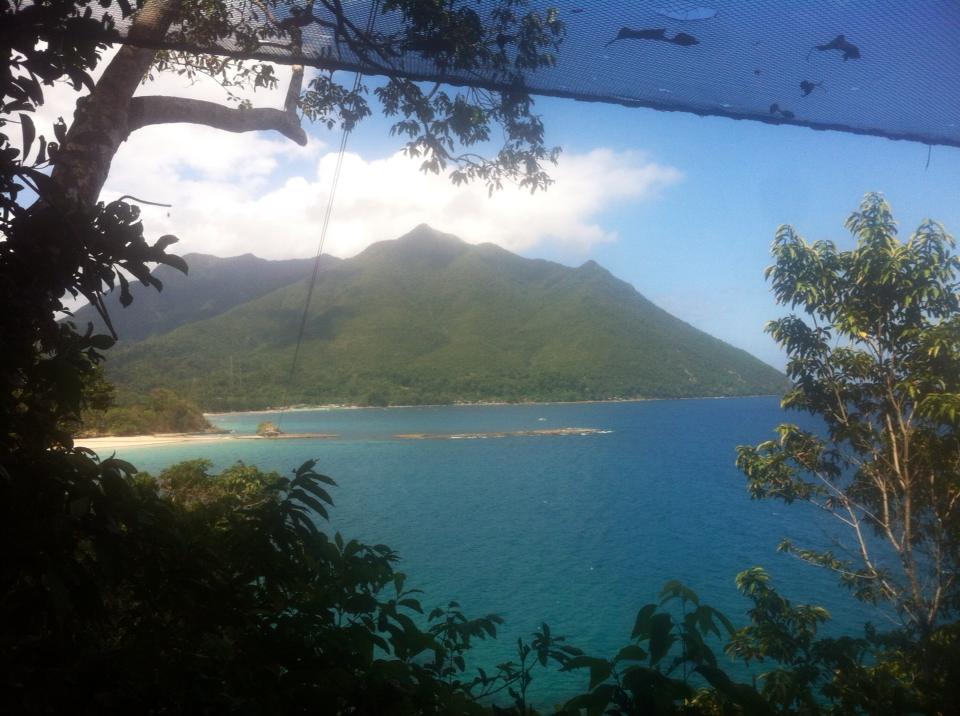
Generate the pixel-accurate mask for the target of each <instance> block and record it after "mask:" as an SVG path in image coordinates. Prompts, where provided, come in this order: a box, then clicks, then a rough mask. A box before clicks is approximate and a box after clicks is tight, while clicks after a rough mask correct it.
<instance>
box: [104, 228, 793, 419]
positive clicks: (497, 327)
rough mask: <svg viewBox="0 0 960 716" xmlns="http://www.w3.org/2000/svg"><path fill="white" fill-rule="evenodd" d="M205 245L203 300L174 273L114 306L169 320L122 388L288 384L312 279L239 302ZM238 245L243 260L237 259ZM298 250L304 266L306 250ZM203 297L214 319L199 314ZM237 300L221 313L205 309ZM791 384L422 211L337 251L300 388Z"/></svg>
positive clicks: (644, 390)
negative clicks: (435, 225)
mask: <svg viewBox="0 0 960 716" xmlns="http://www.w3.org/2000/svg"><path fill="white" fill-rule="evenodd" d="M239 259H243V260H245V261H247V262H253V261H259V260H258V259H254V258H253V257H239ZM203 261H204V267H205V271H206V272H207V275H208V276H209V278H208V279H207V280H205V279H204V278H203V277H201V276H194V277H193V278H192V279H191V281H192V282H193V288H192V291H193V293H192V294H191V296H190V298H189V301H184V300H183V299H182V297H178V296H177V291H178V288H179V287H178V286H174V285H171V286H169V287H168V290H166V291H164V292H163V294H161V296H160V297H159V298H158V299H157V300H158V301H159V302H162V301H164V300H170V301H172V302H174V304H176V305H177V306H179V308H178V309H177V310H176V311H174V310H170V311H168V312H167V313H161V312H160V311H159V310H158V309H155V308H154V307H153V306H151V305H149V304H148V305H145V304H146V302H144V303H141V302H140V301H139V300H138V301H137V302H135V303H134V305H133V306H132V307H131V308H130V309H129V310H126V311H125V310H122V309H116V310H115V313H117V314H122V313H127V314H129V316H128V317H127V323H130V322H136V323H140V322H142V323H143V324H144V325H143V326H142V328H141V329H140V331H139V332H138V333H136V334H135V336H134V337H138V336H140V335H151V334H158V335H153V337H151V338H149V339H147V340H143V341H139V342H131V341H130V340H126V341H124V342H123V343H122V344H121V346H120V347H119V348H118V349H117V350H115V351H114V352H113V353H112V354H111V356H110V360H109V362H108V364H107V373H108V376H109V377H110V379H111V380H113V381H114V382H115V383H116V384H117V386H118V388H119V391H120V397H121V402H124V401H128V400H131V399H132V398H133V396H134V395H135V394H142V393H144V392H146V391H149V390H152V389H154V388H160V387H163V388H170V389H172V390H174V391H176V392H177V393H178V394H179V395H181V396H183V397H185V398H187V399H189V400H192V401H195V402H196V403H198V404H199V405H200V406H201V407H203V408H204V409H207V410H218V409H242V408H251V409H252V408H262V407H266V406H271V405H278V404H279V403H280V402H281V401H282V400H283V396H284V394H285V387H286V381H287V377H288V374H289V370H290V364H291V360H292V356H293V350H294V346H295V343H296V337H297V329H298V325H299V321H300V315H301V312H302V310H303V302H304V300H305V298H306V291H307V281H306V279H304V280H301V281H295V282H290V283H289V285H285V286H283V287H280V288H277V289H275V290H272V291H269V292H264V293H263V294H262V295H260V296H259V297H255V298H253V299H252V300H248V301H245V302H241V299H240V298H238V291H239V289H240V287H238V286H237V285H236V284H237V283H238V281H237V280H236V279H234V278H230V279H224V278H223V277H222V276H219V275H218V274H217V271H216V270H215V268H216V265H217V262H216V261H213V262H211V261H210V260H209V259H208V258H207V257H203ZM224 261H225V268H226V269H228V270H229V271H230V272H231V273H232V274H235V273H236V262H237V261H238V259H230V260H224ZM287 264H288V265H289V267H290V268H291V269H296V271H291V273H296V272H297V271H299V272H300V274H301V275H302V274H303V273H304V272H303V269H302V267H303V266H304V264H302V263H293V262H287ZM262 265H263V266H268V267H272V262H262ZM270 271H273V269H272V268H271V269H270ZM270 271H267V270H266V269H258V270H257V272H259V273H260V274H261V275H262V274H266V273H270ZM278 280H279V279H278ZM224 286H229V292H230V293H229V295H228V296H226V297H224V296H223V295H222V293H223V291H224ZM246 290H252V287H247V289H246ZM189 303H193V304H195V305H196V306H197V307H198V309H200V312H199V315H197V318H199V319H201V320H192V321H188V318H190V317H191V316H190V314H189V310H188V309H189V305H188V304H189ZM161 305H162V304H161ZM223 306H228V308H227V309H226V310H223V311H220V312H218V313H217V314H216V315H213V316H212V317H209V318H206V317H205V315H207V314H205V313H203V312H202V311H207V312H208V313H209V312H210V311H212V310H216V309H217V308H219V307H223ZM142 311H150V313H149V314H148V315H145V316H142V314H141V313H140V312H142ZM141 316H142V317H141ZM157 316H160V318H157ZM158 322H160V323H161V325H159V326H158V325H157V323H158ZM177 322H180V325H179V326H178V327H173V326H175V324H176V323H177ZM117 323H118V324H119V323H120V321H119V320H118V321H117ZM171 327H173V329H172V330H170V329H171ZM121 337H123V334H121ZM783 385H784V378H783V376H782V375H781V374H780V373H779V372H777V371H776V370H774V369H773V368H771V367H770V366H768V365H766V364H764V363H762V362H760V361H759V360H757V359H756V358H753V357H752V356H750V355H749V354H747V353H746V352H744V351H742V350H739V349H736V348H733V347H732V346H729V345H727V344H725V343H723V342H722V341H719V340H717V339H715V338H712V337H711V336H709V335H707V334H705V333H703V332H702V331H699V330H696V329H695V328H693V327H692V326H690V325H688V324H686V323H684V322H683V321H680V320H679V319H677V318H675V317H673V316H671V315H670V314H668V313H666V312H665V311H663V310H662V309H660V308H658V307H657V306H655V305H654V304H653V303H651V302H650V301H648V300H647V299H646V298H644V297H643V296H642V295H640V294H639V293H638V292H637V291H636V290H634V288H633V287H631V286H630V285H629V284H627V283H625V282H623V281H620V280H618V279H617V278H615V277H614V276H612V275H611V274H610V273H609V272H608V271H606V270H605V269H603V268H601V267H600V266H598V265H597V264H596V263H594V262H592V261H588V262H587V263H585V264H583V265H582V266H580V267H578V268H570V267H567V266H562V265H560V264H556V263H552V262H549V261H543V260H531V259H526V258H522V257H520V256H517V255H515V254H512V253H510V252H508V251H506V250H504V249H502V248H499V247H497V246H495V245H493V244H483V245H479V246H476V245H471V244H467V243H465V242H463V241H461V240H460V239H457V238H456V237H454V236H450V235H447V234H442V233H440V232H437V231H435V230H433V229H431V228H430V227H428V226H425V225H423V226H420V227H417V228H416V229H415V230H413V231H411V232H410V233H409V234H407V235H405V236H403V237H401V238H400V239H397V240H395V241H384V242H380V243H377V244H374V245H372V246H370V247H369V248H368V249H367V250H365V251H364V252H362V253H361V254H359V255H358V256H356V257H354V258H352V259H348V260H344V261H330V262H328V263H327V265H326V268H325V270H324V271H323V272H322V273H321V276H320V279H319V281H318V283H317V286H316V290H315V292H314V295H313V299H312V303H311V306H310V312H309V320H308V322H307V325H306V330H305V334H304V342H303V347H302V349H301V356H300V363H299V367H298V370H297V372H296V376H295V380H294V383H293V385H292V387H291V389H290V391H289V394H288V395H287V402H290V403H350V404H365V405H391V404H392V405H397V404H420V403H450V402H457V401H484V400H490V401H493V400H505V401H523V400H597V399H616V398H645V397H650V398H652V397H692V396H722V395H747V394H757V393H773V392H778V391H779V390H781V388H782V387H783Z"/></svg>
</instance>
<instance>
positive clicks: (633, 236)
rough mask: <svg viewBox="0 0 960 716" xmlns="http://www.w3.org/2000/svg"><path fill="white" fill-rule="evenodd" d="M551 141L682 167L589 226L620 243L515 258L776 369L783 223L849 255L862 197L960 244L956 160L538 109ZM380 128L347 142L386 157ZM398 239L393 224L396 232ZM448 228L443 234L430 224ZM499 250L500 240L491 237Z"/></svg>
mask: <svg viewBox="0 0 960 716" xmlns="http://www.w3.org/2000/svg"><path fill="white" fill-rule="evenodd" d="M537 108H538V111H539V112H540V113H542V115H543V116H544V119H545V121H546V125H547V131H548V139H549V141H550V142H551V143H553V144H558V145H560V146H562V147H563V149H564V152H565V154H568V155H569V154H582V153H586V152H589V151H591V150H593V149H596V148H598V147H603V148H607V149H611V150H613V151H614V152H639V153H642V154H643V155H644V156H646V157H647V158H649V159H650V160H652V161H655V162H657V163H660V164H664V165H669V166H671V167H675V168H676V169H679V171H680V172H681V173H682V178H681V179H680V180H679V181H677V182H675V183H673V184H671V185H669V186H667V187H665V188H663V189H661V190H660V191H658V192H657V196H656V198H654V199H652V200H644V201H640V202H636V203H634V202H630V201H624V202H618V203H616V204H615V205H614V206H611V207H609V208H607V209H605V210H604V211H602V213H600V214H599V215H598V216H596V217H595V219H596V220H597V222H598V223H599V224H600V225H601V226H602V227H603V228H604V229H606V230H608V231H610V232H615V233H616V235H617V236H618V238H617V240H616V241H614V242H611V243H598V244H595V245H593V246H592V247H590V248H589V250H588V251H587V252H583V251H581V250H579V249H577V248H574V247H570V246H568V245H564V244H552V243H550V242H544V243H542V244H539V245H537V246H535V247H533V248H531V249H528V250H520V251H519V253H521V254H523V255H527V256H535V257H540V258H548V259H553V260H556V261H559V262H561V263H566V264H579V263H581V262H582V261H584V260H585V259H586V258H592V259H595V260H596V261H598V262H599V263H600V264H602V265H603V266H605V267H607V268H608V269H610V270H611V271H612V272H613V273H614V274H616V275H617V276H619V277H620V278H623V279H624V280H626V281H628V282H630V283H631V284H633V285H634V286H635V287H636V288H637V290H639V291H640V292H641V293H643V294H644V295H646V296H647V297H648V298H650V299H651V300H653V301H654V302H656V303H658V304H659V305H661V306H663V307H664V308H666V309H667V310H669V311H671V312H672V313H674V314H676V315H678V316H680V317H681V318H683V319H684V320H686V321H688V322H690V323H692V324H693V325H695V326H697V327H698V328H701V329H703V330H705V331H707V332H709V333H711V334H713V335H715V336H718V337H720V338H722V339H724V340H726V341H728V342H730V343H732V344H734V345H737V346H738V347H742V348H744V349H746V350H748V351H750V352H751V353H753V354H754V355H756V356H758V357H760V358H762V359H763V360H766V361H768V362H770V363H772V364H774V365H777V366H778V367H782V365H783V357H782V355H781V354H780V352H779V350H778V349H777V347H776V346H775V345H774V344H773V342H772V341H771V340H770V339H769V338H768V337H767V336H766V335H765V334H764V333H763V331H762V328H763V325H764V323H765V322H766V321H767V320H769V319H770V318H773V317H774V316H775V315H778V313H779V312H780V309H778V308H777V307H776V305H775V304H774V302H773V300H772V298H771V296H770V293H769V291H768V288H767V286H766V284H765V282H764V279H763V270H764V268H765V267H766V266H767V265H768V264H769V263H770V254H769V248H770V243H771V242H772V240H773V236H774V232H775V231H776V228H777V226H779V225H780V224H783V223H788V224H792V225H793V226H794V227H796V228H797V229H798V230H799V231H800V232H801V234H802V235H803V236H804V237H805V238H807V239H808V240H811V241H813V240H818V239H832V240H833V241H835V242H837V243H838V244H839V245H840V246H841V247H850V246H852V240H851V238H850V236H849V234H848V233H847V232H846V231H845V230H844V229H843V222H844V220H845V219H846V217H847V216H848V215H849V213H850V212H851V211H853V210H854V209H855V208H856V207H857V205H858V203H859V201H860V199H861V198H862V197H863V195H864V194H865V193H866V192H868V191H879V192H882V193H883V194H884V195H885V196H886V197H887V199H888V200H889V201H890V202H891V204H892V205H893V209H894V213H895V216H896V217H897V219H898V221H899V224H900V229H901V236H902V237H903V238H906V237H907V236H908V235H909V233H910V232H912V231H913V229H915V228H916V227H917V226H918V225H919V223H920V222H921V220H923V219H925V218H928V217H929V218H933V219H935V220H938V221H940V222H942V223H943V224H944V225H945V226H946V227H947V229H948V230H949V231H951V233H956V234H960V150H958V149H954V148H951V147H934V148H933V149H932V152H931V155H930V165H929V167H927V166H926V163H927V151H928V149H927V147H926V146H925V145H921V144H917V143H913V142H904V141H893V140H887V139H882V138H877V137H865V136H858V135H852V134H846V133H840V132H833V131H826V132H824V131H815V130H810V129H805V128H799V127H789V126H771V125H766V124H761V123H757V122H749V121H735V120H729V119H724V118H710V117H698V116H695V115H691V114H681V113H676V112H657V111H653V110H647V109H637V108H626V107H619V106H612V105H600V104H596V103H586V102H575V101H571V100H560V99H553V98H539V99H538V101H537ZM385 129H386V124H385V122H384V121H383V120H382V119H380V118H375V119H372V120H370V121H368V122H367V123H366V124H365V125H364V126H362V127H361V128H360V129H358V130H357V131H356V133H355V135H354V136H353V137H351V139H350V147H351V149H353V150H356V151H359V152H361V153H362V154H364V155H370V156H374V155H382V154H386V153H389V152H391V151H394V150H395V149H396V146H397V145H396V142H395V140H393V139H392V138H390V137H388V136H387V133H386V131H385ZM398 228H400V227H398ZM437 228H440V229H442V228H444V227H442V226H441V227H437ZM494 240H495V239H494Z"/></svg>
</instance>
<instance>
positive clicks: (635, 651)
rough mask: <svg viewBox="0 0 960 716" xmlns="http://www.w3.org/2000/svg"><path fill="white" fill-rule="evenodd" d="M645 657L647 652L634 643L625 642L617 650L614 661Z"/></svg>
mask: <svg viewBox="0 0 960 716" xmlns="http://www.w3.org/2000/svg"><path fill="white" fill-rule="evenodd" d="M646 658H647V652H646V651H644V650H643V649H642V648H641V647H639V646H637V645H636V644H627V645H626V646H625V647H623V648H622V649H621V650H620V651H618V652H617V655H616V657H614V661H643V660H644V659H646Z"/></svg>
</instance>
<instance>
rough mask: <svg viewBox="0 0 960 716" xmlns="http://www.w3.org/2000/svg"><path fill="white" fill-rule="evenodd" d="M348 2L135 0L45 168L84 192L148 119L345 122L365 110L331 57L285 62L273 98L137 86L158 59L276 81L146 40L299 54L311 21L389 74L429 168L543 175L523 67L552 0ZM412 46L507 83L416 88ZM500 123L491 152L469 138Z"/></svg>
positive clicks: (497, 181)
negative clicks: (355, 8)
mask: <svg viewBox="0 0 960 716" xmlns="http://www.w3.org/2000/svg"><path fill="white" fill-rule="evenodd" d="M124 5H126V6H128V7H129V3H123V4H122V5H121V7H123V6H124ZM345 5H346V3H344V2H343V0H253V1H252V2H247V3H230V4H228V3H227V2H225V0H214V2H209V3H181V2H179V1H178V0H142V1H141V2H138V3H137V7H138V8H140V9H139V11H138V12H136V13H135V14H134V15H133V16H132V19H131V20H130V25H129V29H128V36H129V37H130V38H133V39H135V41H136V44H137V46H133V45H125V46H123V47H122V48H121V49H120V51H119V52H118V53H117V55H116V56H115V57H114V59H113V60H111V62H110V64H109V65H108V66H107V68H106V70H105V71H104V73H103V75H102V77H101V78H100V80H99V81H98V82H97V83H96V86H95V87H94V88H93V90H92V92H91V94H90V96H89V97H88V98H86V99H85V100H84V101H83V102H82V103H80V104H78V107H77V112H76V115H75V118H74V122H73V124H72V125H71V127H70V129H69V131H68V132H67V133H66V137H65V142H64V143H63V146H62V147H61V148H60V149H61V150H62V151H60V152H59V153H58V155H57V157H56V161H55V163H54V172H53V178H54V179H55V180H56V181H57V182H58V183H59V184H60V185H61V186H62V187H63V188H64V190H65V191H66V193H67V195H68V196H69V197H70V198H71V199H73V200H75V201H78V202H80V203H81V204H86V205H91V204H93V203H94V202H95V201H96V199H97V196H98V195H99V193H100V189H101V188H102V186H103V183H104V181H105V180H106V177H107V174H108V172H109V168H110V162H111V160H112V158H113V155H114V154H115V153H116V151H117V149H118V148H119V146H120V144H121V143H122V142H123V141H124V140H125V139H126V138H127V136H128V135H129V134H130V132H133V131H136V130H137V129H140V128H142V127H144V126H148V125H152V124H160V123H171V122H188V123H196V124H204V125H208V126H211V127H214V128H217V129H223V130H227V131H232V132H246V131H257V130H272V131H276V132H279V133H280V134H282V135H284V136H286V137H287V138H289V139H291V140H292V141H295V142H297V143H299V144H305V143H306V141H307V139H306V134H305V133H304V131H303V129H302V127H301V126H300V116H304V117H306V118H308V119H310V120H316V121H319V122H322V123H324V124H326V125H327V126H329V127H333V126H335V125H337V124H340V125H342V126H343V127H345V128H351V127H353V126H354V125H355V124H356V123H357V122H358V121H360V120H362V119H363V118H364V117H366V116H368V115H369V114H370V113H371V109H370V103H369V101H368V99H367V95H368V91H367V88H366V86H365V85H363V84H362V83H359V82H358V83H354V84H353V85H352V86H348V85H345V84H342V83H341V81H340V80H339V79H338V78H337V77H336V76H335V75H334V73H333V72H332V71H322V72H321V73H320V74H319V75H318V76H317V77H315V78H314V79H312V80H310V81H309V83H308V85H307V88H306V90H304V89H303V82H304V69H303V67H302V66H301V65H294V67H293V73H292V78H291V81H290V85H289V87H288V88H287V92H286V98H285V101H284V106H283V107H282V108H279V109H277V108H254V107H252V106H248V105H247V104H241V105H240V106H236V107H231V106H225V105H219V104H216V103H212V102H205V101H200V100H191V99H185V98H178V97H166V96H142V97H133V94H134V91H135V90H136V89H137V87H138V86H139V85H140V83H141V81H142V80H143V78H144V77H145V76H149V75H150V74H151V73H152V72H154V71H157V70H160V71H176V72H179V73H181V74H184V75H187V76H188V77H192V76H194V75H196V74H205V75H209V76H211V77H213V78H214V79H216V80H217V81H219V82H221V84H223V85H225V86H226V87H227V88H228V89H231V90H232V89H234V88H237V87H241V86H252V87H262V86H267V87H273V86H276V85H277V82H278V80H277V78H276V76H275V74H274V72H273V69H272V67H271V66H270V65H269V64H265V63H254V64H243V63H241V62H239V61H237V60H233V59H230V58H218V57H212V56H209V55H204V54H196V53H194V52H188V51H181V50H164V51H158V50H157V49H150V48H156V47H159V46H161V45H164V44H167V45H169V46H173V47H191V48H198V49H199V50H200V51H202V50H203V49H206V48H209V49H211V50H216V49H217V48H218V47H220V45H221V44H225V45H229V46H231V47H233V48H236V51H238V52H239V53H240V54H244V53H247V54H254V55H255V54H258V53H263V51H264V50H265V49H266V48H271V47H273V48H281V49H283V50H286V51H288V52H289V53H290V56H291V57H292V58H294V59H296V58H297V57H298V56H302V55H303V34H304V32H306V31H312V32H314V33H316V32H320V33H323V34H326V35H329V36H330V37H331V38H332V40H331V41H332V43H333V49H331V50H330V53H329V59H330V60H331V61H332V62H349V61H351V58H356V59H357V61H359V63H360V64H361V65H362V66H363V67H364V68H365V69H366V70H367V71H368V72H371V73H376V74H381V75H385V76H386V77H387V79H386V83H385V84H384V85H382V86H379V87H377V88H376V90H375V95H376V97H377V100H378V101H379V102H380V104H381V106H382V110H383V112H384V114H385V115H386V116H388V117H393V118H396V121H395V122H394V124H393V126H392V128H391V132H392V133H393V134H396V135H398V136H400V137H403V138H404V140H405V150H406V151H407V153H409V154H410V155H412V156H415V157H422V158H423V162H422V167H423V169H424V170H428V171H433V172H439V171H441V170H443V169H445V168H447V167H448V166H452V173H451V178H452V179H453V181H454V182H456V183H460V182H463V181H468V180H471V179H480V180H482V181H485V182H486V183H487V184H488V186H489V187H490V189H491V191H492V190H493V189H494V188H497V187H500V186H501V185H502V182H503V181H504V180H516V181H518V182H519V183H520V184H521V185H522V186H526V187H529V188H530V189H531V190H536V189H538V188H544V187H545V186H546V185H547V184H548V183H549V178H548V176H547V175H546V173H545V172H544V170H543V168H542V163H543V162H544V161H548V160H555V158H556V156H557V153H558V150H556V149H550V148H548V147H546V146H545V145H544V141H543V129H544V128H543V124H542V122H541V121H540V118H539V117H538V116H537V115H535V114H534V113H533V102H532V99H531V98H530V95H529V94H528V93H527V91H526V90H525V87H524V73H525V72H527V71H530V70H536V69H538V68H541V67H547V66H550V65H552V64H553V63H554V60H555V54H554V53H555V52H556V50H557V48H558V46H559V44H560V41H561V40H562V38H563V35H564V25H563V22H562V21H561V20H560V18H559V15H558V13H557V11H556V10H550V9H548V10H545V11H542V12H539V11H535V10H530V9H529V8H528V7H527V2H526V0H498V2H495V3H492V4H491V5H490V6H489V7H488V8H485V9H483V10H481V9H480V8H479V6H477V5H475V4H474V3H472V2H468V1H466V0H445V1H444V2H434V0H386V1H385V2H382V3H374V4H372V6H371V15H370V18H369V22H368V23H366V25H365V26H364V25H363V24H358V23H357V22H356V21H355V20H352V19H351V17H350V13H349V12H348V11H347V8H345ZM375 13H379V14H383V15H390V16H391V19H390V21H389V23H388V24H389V26H390V27H392V28H393V29H392V30H389V31H383V30H374V20H375V19H376V14H375ZM412 57H415V58H416V59H417V61H418V62H422V63H424V64H425V65H426V66H430V67H433V68H435V69H436V75H437V77H439V78H441V79H442V78H443V77H444V76H445V74H446V73H447V72H450V71H454V70H456V71H458V72H464V71H468V72H476V73H477V75H478V76H483V77H484V79H485V81H487V82H490V83H492V84H494V85H497V86H499V87H502V88H504V89H499V90H482V89H475V88H470V89H462V90H455V91H451V90H449V89H446V88H444V87H443V86H442V85H441V84H439V83H438V84H435V85H434V86H432V87H430V88H426V87H424V86H423V85H422V84H421V83H417V82H414V81H413V80H412V79H409V74H410V73H409V70H408V65H409V62H410V59H411V58H412ZM498 127H499V128H500V129H501V130H502V136H503V138H504V139H503V144H502V145H501V147H500V149H499V150H498V151H497V152H496V155H495V156H494V157H492V158H484V157H483V156H481V155H478V154H476V153H474V152H471V151H467V149H468V148H469V147H471V146H473V145H478V144H484V143H487V142H489V141H490V140H491V138H492V137H493V136H495V134H496V132H495V131H494V130H495V129H496V128H498Z"/></svg>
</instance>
